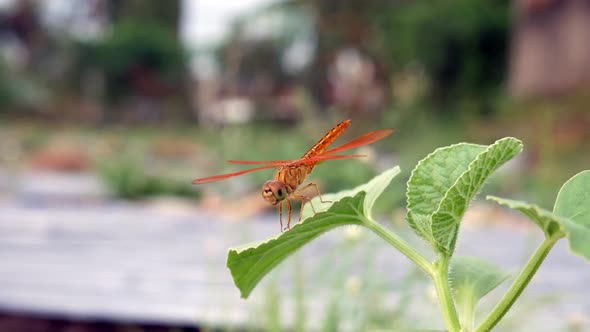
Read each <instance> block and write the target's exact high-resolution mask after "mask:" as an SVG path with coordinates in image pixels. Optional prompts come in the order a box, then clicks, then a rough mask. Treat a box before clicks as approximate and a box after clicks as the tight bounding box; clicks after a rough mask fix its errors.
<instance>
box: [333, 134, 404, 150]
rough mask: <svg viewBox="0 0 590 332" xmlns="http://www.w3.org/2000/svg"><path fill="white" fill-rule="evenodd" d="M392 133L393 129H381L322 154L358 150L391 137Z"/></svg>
mask: <svg viewBox="0 0 590 332" xmlns="http://www.w3.org/2000/svg"><path fill="white" fill-rule="evenodd" d="M392 133H393V129H381V130H375V131H370V132H368V133H366V134H364V135H361V136H359V137H357V138H355V139H353V140H352V141H349V142H347V143H344V144H342V145H340V146H338V147H335V148H333V149H330V150H328V151H326V152H324V154H334V153H337V152H340V151H344V150H348V149H354V148H358V147H360V146H364V145H368V144H371V143H374V142H377V141H378V140H382V139H384V138H385V137H387V136H389V135H391V134H392Z"/></svg>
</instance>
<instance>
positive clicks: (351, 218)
mask: <svg viewBox="0 0 590 332" xmlns="http://www.w3.org/2000/svg"><path fill="white" fill-rule="evenodd" d="M399 171H400V170H399V167H397V166H396V167H394V168H391V169H389V170H387V171H385V172H383V173H382V174H380V175H378V176H376V177H375V178H373V180H371V181H369V182H368V183H366V184H365V185H362V186H359V187H357V188H355V189H353V190H348V191H344V192H341V193H338V194H334V195H325V196H324V195H322V196H324V199H327V200H332V201H333V203H332V204H331V205H330V207H329V208H328V210H327V211H324V212H318V213H317V214H315V215H314V216H311V217H309V218H306V219H305V220H303V221H302V222H300V223H298V224H296V225H295V226H293V227H292V228H291V230H289V231H286V232H284V233H281V234H280V235H278V236H277V237H275V238H272V239H269V240H267V241H263V242H258V243H256V244H250V245H247V246H243V247H240V248H230V250H229V253H228V256H227V267H228V268H229V270H230V272H231V275H232V277H233V279H234V283H235V284H236V286H237V287H238V288H239V289H240V293H241V296H242V297H243V298H247V297H248V296H249V295H250V293H251V292H252V290H253V289H254V287H256V285H257V284H258V282H259V281H260V280H261V279H262V278H263V277H264V276H265V275H266V274H267V273H268V272H270V271H271V270H272V269H273V268H274V267H276V266H277V265H278V264H279V263H280V262H282V261H283V260H284V259H285V258H287V257H288V256H289V255H291V254H292V253H294V252H295V251H296V250H298V249H299V248H301V247H302V246H303V245H305V244H306V243H308V242H310V241H311V240H313V239H315V238H316V237H318V236H319V235H321V234H323V233H324V232H326V231H328V230H331V229H333V228H336V227H339V226H344V225H361V224H362V223H363V221H364V220H366V216H367V211H370V209H371V207H372V206H373V203H374V202H375V200H376V199H377V197H378V196H379V195H380V194H381V193H382V192H383V190H384V189H385V187H387V185H389V183H390V182H391V180H392V179H393V178H394V177H395V175H397V174H399ZM351 196H352V197H351Z"/></svg>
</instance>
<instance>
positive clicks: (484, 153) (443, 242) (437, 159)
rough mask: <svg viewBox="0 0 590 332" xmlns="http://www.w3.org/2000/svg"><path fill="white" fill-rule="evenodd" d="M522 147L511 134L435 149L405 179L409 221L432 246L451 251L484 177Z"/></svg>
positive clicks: (484, 179) (436, 248)
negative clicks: (487, 142) (486, 141)
mask: <svg viewBox="0 0 590 332" xmlns="http://www.w3.org/2000/svg"><path fill="white" fill-rule="evenodd" d="M521 150H522V143H521V142H520V141H519V140H517V139H515V138H512V137H507V138H503V139H501V140H498V141H496V142H495V143H494V144H492V145H490V146H488V147H485V146H482V145H475V144H468V143H461V144H456V145H452V146H449V147H446V148H441V149H437V150H436V151H434V152H433V153H432V154H430V155H429V156H428V157H426V158H425V159H424V160H422V161H420V163H418V166H416V168H415V169H414V171H413V172H412V176H411V177H410V180H409V181H408V192H407V197H408V223H409V224H410V226H411V227H412V228H413V229H414V231H415V232H416V233H417V234H418V235H420V236H422V237H423V238H424V239H426V241H427V242H428V243H430V244H431V245H432V246H433V247H434V248H435V250H437V251H439V252H443V253H447V254H448V253H452V252H453V250H454V248H455V241H456V239H457V234H458V231H459V225H460V222H461V219H462V218H463V214H464V213H465V210H467V207H468V206H469V203H470V202H471V200H472V199H473V197H474V196H475V194H477V192H478V191H479V190H480V189H481V187H482V186H483V184H484V183H485V181H486V180H487V178H488V177H489V176H490V175H491V174H492V173H493V172H494V171H495V170H496V169H497V168H498V167H500V166H501V165H502V164H504V163H505V162H506V161H508V160H510V159H512V158H513V157H514V156H515V155H517V154H518V153H519V152H520V151H521Z"/></svg>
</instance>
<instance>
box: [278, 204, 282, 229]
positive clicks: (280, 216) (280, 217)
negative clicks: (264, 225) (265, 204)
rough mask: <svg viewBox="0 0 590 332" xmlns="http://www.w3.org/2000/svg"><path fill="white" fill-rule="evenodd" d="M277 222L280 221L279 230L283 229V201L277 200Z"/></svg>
mask: <svg viewBox="0 0 590 332" xmlns="http://www.w3.org/2000/svg"><path fill="white" fill-rule="evenodd" d="M279 222H280V223H281V232H282V231H283V202H279Z"/></svg>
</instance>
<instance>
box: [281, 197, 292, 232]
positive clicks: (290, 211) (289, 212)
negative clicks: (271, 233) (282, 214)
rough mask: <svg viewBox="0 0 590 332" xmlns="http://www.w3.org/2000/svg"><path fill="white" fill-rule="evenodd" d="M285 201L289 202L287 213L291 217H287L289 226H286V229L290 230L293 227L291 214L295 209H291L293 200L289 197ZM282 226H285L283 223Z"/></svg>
mask: <svg viewBox="0 0 590 332" xmlns="http://www.w3.org/2000/svg"><path fill="white" fill-rule="evenodd" d="M285 201H286V202H287V215H288V217H289V219H287V228H285V230H286V231H288V230H290V229H291V215H292V212H293V210H292V209H291V201H290V200H289V198H287V199H286V200H285ZM281 227H283V226H282V225H281Z"/></svg>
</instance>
